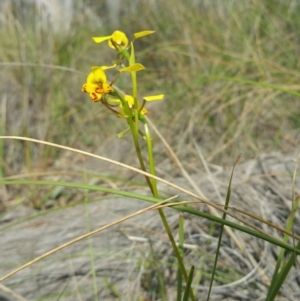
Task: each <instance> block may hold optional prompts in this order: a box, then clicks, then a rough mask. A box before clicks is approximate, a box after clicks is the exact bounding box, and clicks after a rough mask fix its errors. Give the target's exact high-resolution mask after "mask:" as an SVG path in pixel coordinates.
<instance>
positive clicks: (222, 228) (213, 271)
mask: <svg viewBox="0 0 300 301" xmlns="http://www.w3.org/2000/svg"><path fill="white" fill-rule="evenodd" d="M240 157H241V155H239V156H238V157H237V159H236V160H235V162H234V165H233V168H232V171H231V175H230V180H229V185H228V188H227V194H226V200H225V206H224V209H225V210H227V209H228V205H229V201H230V195H231V183H232V178H233V172H234V168H235V166H236V164H237V162H238V161H239V159H240ZM222 219H223V220H225V219H226V213H225V212H224V213H223V215H222ZM223 231H224V224H221V229H220V235H219V239H218V246H217V250H216V256H215V261H214V266H213V270H212V274H211V279H210V284H209V290H208V294H207V300H209V298H210V294H211V289H212V285H213V282H214V277H215V273H216V268H217V262H218V258H219V254H220V247H221V242H222V236H223Z"/></svg>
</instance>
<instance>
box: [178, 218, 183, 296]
mask: <svg viewBox="0 0 300 301" xmlns="http://www.w3.org/2000/svg"><path fill="white" fill-rule="evenodd" d="M178 228H179V230H178V236H179V252H180V255H181V258H182V259H183V256H184V217H183V215H182V214H180V215H179V227H178ZM181 297H182V272H181V269H180V267H179V266H178V269H177V301H181Z"/></svg>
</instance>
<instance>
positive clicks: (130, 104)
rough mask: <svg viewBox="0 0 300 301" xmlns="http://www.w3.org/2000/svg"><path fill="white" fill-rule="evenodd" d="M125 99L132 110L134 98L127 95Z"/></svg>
mask: <svg viewBox="0 0 300 301" xmlns="http://www.w3.org/2000/svg"><path fill="white" fill-rule="evenodd" d="M124 98H125V100H126V101H127V103H128V106H129V108H132V106H133V105H134V98H133V97H132V96H131V95H125V96H124Z"/></svg>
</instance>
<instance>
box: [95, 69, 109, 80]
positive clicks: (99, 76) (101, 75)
mask: <svg viewBox="0 0 300 301" xmlns="http://www.w3.org/2000/svg"><path fill="white" fill-rule="evenodd" d="M92 70H93V72H92V73H93V74H94V79H93V80H94V82H96V83H106V81H107V80H106V75H105V72H104V71H103V69H102V68H101V67H92Z"/></svg>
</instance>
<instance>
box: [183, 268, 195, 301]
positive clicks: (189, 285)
mask: <svg viewBox="0 0 300 301" xmlns="http://www.w3.org/2000/svg"><path fill="white" fill-rule="evenodd" d="M194 271H195V268H194V266H192V267H191V270H190V273H189V278H188V281H187V284H186V287H185V291H184V295H183V299H182V301H188V299H189V295H190V293H191V291H192V281H193V276H194Z"/></svg>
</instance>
